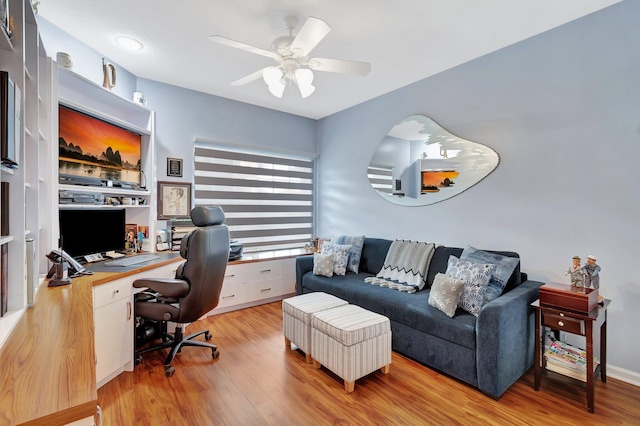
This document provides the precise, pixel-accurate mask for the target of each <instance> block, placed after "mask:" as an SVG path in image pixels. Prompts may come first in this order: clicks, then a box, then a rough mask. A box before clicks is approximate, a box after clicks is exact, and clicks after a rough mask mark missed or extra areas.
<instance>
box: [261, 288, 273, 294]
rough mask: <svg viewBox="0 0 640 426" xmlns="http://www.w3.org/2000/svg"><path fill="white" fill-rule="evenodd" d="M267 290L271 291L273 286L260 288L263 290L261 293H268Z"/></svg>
mask: <svg viewBox="0 0 640 426" xmlns="http://www.w3.org/2000/svg"><path fill="white" fill-rule="evenodd" d="M267 291H271V287H267V288H261V289H260V292H261V293H266V292H267Z"/></svg>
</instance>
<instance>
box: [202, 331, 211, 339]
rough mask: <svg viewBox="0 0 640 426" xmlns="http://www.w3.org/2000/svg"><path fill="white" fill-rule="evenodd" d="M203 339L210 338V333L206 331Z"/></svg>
mask: <svg viewBox="0 0 640 426" xmlns="http://www.w3.org/2000/svg"><path fill="white" fill-rule="evenodd" d="M204 340H211V333H209V332H208V331H207V332H205V333H204Z"/></svg>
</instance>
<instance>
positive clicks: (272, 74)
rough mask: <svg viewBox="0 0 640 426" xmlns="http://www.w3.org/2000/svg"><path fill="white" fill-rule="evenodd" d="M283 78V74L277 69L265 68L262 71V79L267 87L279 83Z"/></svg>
mask: <svg viewBox="0 0 640 426" xmlns="http://www.w3.org/2000/svg"><path fill="white" fill-rule="evenodd" d="M283 78H284V73H283V72H282V70H281V69H280V68H278V67H266V68H265V69H264V70H262V79H263V80H264V82H265V83H267V85H269V86H271V85H274V84H277V83H279V82H281V81H282V79H283Z"/></svg>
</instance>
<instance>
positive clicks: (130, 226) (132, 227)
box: [124, 223, 138, 253]
mask: <svg viewBox="0 0 640 426" xmlns="http://www.w3.org/2000/svg"><path fill="white" fill-rule="evenodd" d="M137 236H138V225H136V224H135V223H127V224H126V225H125V236H124V241H125V246H124V248H125V249H127V250H129V251H131V252H132V253H135V252H136V245H137V242H138V237H137Z"/></svg>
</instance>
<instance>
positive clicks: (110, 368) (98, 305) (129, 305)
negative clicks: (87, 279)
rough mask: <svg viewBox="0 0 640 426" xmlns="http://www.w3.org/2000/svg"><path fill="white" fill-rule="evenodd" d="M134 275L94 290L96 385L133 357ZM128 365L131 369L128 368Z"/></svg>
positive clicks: (116, 372) (118, 370)
mask: <svg viewBox="0 0 640 426" xmlns="http://www.w3.org/2000/svg"><path fill="white" fill-rule="evenodd" d="M131 283H132V281H131V277H126V278H121V279H119V280H116V281H112V282H109V283H107V284H102V285H99V286H97V287H94V289H93V309H94V313H93V320H94V324H95V348H96V384H97V386H98V387H101V386H102V385H104V384H105V383H107V382H108V381H109V380H111V379H112V378H114V377H115V376H117V375H118V374H120V373H121V372H122V371H124V370H125V368H126V369H129V370H130V369H131V366H130V365H128V364H130V363H131V362H132V360H133V299H132V291H131V290H132V289H131ZM127 367H128V368H127Z"/></svg>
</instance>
